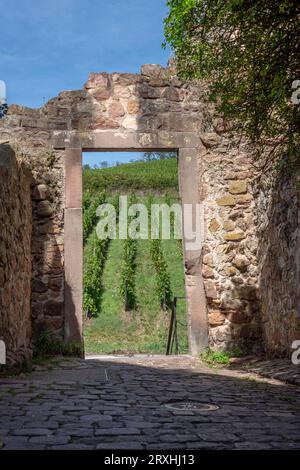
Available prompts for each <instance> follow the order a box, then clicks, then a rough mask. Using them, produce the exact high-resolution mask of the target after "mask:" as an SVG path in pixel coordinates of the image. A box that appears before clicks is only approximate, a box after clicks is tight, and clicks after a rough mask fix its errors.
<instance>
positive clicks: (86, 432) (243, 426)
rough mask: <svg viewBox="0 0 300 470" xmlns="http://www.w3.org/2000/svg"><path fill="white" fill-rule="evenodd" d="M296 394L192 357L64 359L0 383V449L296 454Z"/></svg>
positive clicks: (299, 399) (299, 397) (299, 414)
mask: <svg viewBox="0 0 300 470" xmlns="http://www.w3.org/2000/svg"><path fill="white" fill-rule="evenodd" d="M299 392H300V390H299V388H298V387H296V386H293V385H286V384H284V383H282V382H279V381H276V380H270V379H263V378H260V377H258V376H255V375H253V374H249V373H246V372H245V373H242V372H237V371H232V370H228V369H212V368H209V367H207V366H205V365H203V364H200V363H199V360H198V359H196V358H191V357H189V356H179V357H175V356H173V357H169V358H166V357H163V356H154V357H153V356H152V357H151V356H135V357H131V358H128V357H126V358H125V357H123V358H122V357H99V358H96V357H95V358H89V359H87V360H85V361H84V360H80V359H70V360H64V361H63V362H61V363H60V364H59V365H58V364H56V365H54V366H52V368H51V369H50V368H48V367H41V366H40V367H37V368H36V370H35V371H34V372H33V373H31V374H28V375H26V376H25V377H22V379H20V378H18V377H17V378H15V379H0V398H1V399H0V416H1V421H0V441H1V443H2V444H1V446H2V448H3V449H4V450H5V449H41V450H42V449H148V450H151V449H170V450H171V449H210V450H211V449H299V448H300V394H299ZM180 402H187V405H182V404H180ZM174 403H175V406H174ZM176 403H177V405H176ZM171 404H173V406H170V405H171ZM199 404H200V406H201V405H203V404H210V405H215V406H214V407H212V408H213V409H212V410H207V409H205V410H201V409H200V410H197V409H196V406H197V405H199Z"/></svg>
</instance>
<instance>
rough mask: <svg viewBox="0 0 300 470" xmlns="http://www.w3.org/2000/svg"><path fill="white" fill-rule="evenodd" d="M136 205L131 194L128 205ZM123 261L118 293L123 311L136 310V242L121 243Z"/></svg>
mask: <svg viewBox="0 0 300 470" xmlns="http://www.w3.org/2000/svg"><path fill="white" fill-rule="evenodd" d="M132 204H136V196H135V194H131V195H130V198H129V205H130V206H131V205H132ZM123 243H124V244H123V260H122V265H121V285H120V291H121V295H122V298H123V301H124V305H125V310H127V311H128V310H134V309H135V308H136V292H135V268H136V265H135V259H136V251H137V240H135V239H132V238H127V239H126V240H124V242H123Z"/></svg>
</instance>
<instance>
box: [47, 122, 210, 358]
mask: <svg viewBox="0 0 300 470" xmlns="http://www.w3.org/2000/svg"><path fill="white" fill-rule="evenodd" d="M197 142H198V138H197V136H193V135H186V136H183V135H182V134H181V135H178V134H176V133H173V134H169V135H168V134H167V133H163V135H161V136H160V135H157V134H154V135H151V134H139V133H132V132H128V133H121V132H115V133H114V132H106V131H101V132H90V133H84V134H80V133H78V132H71V133H67V134H66V133H57V135H56V141H55V148H56V149H60V150H61V149H63V150H64V170H65V216H64V223H65V234H64V238H65V267H64V271H65V304H64V309H65V312H64V313H65V331H64V333H65V340H66V341H68V342H76V343H80V344H83V324H82V318H83V316H82V302H83V299H82V293H83V252H82V246H83V232H82V190H83V187H82V152H88V151H93V152H105V151H117V152H122V151H130V152H131V151H133V152H134V151H135V152H145V151H147V152H155V151H161V152H164V151H174V152H177V153H178V160H179V191H180V197H181V202H182V205H183V206H184V205H186V206H189V207H190V208H191V211H192V216H193V218H194V221H195V225H194V234H193V236H194V238H195V240H193V239H192V236H191V230H190V227H189V229H187V230H186V224H187V219H186V218H185V216H183V221H182V222H183V251H184V264H185V286H186V298H187V320H188V340H189V351H190V353H191V354H194V355H196V354H199V352H200V351H201V350H203V349H204V348H205V347H206V346H207V342H208V331H207V312H206V301H205V292H204V287H203V281H202V276H201V268H200V259H201V243H200V244H199V243H198V244H196V243H195V241H196V239H197V241H198V242H199V240H201V239H202V231H203V223H204V222H203V220H201V217H200V219H199V214H201V203H200V201H199V195H198V169H197V160H196V155H197V149H196V148H195V147H192V145H191V144H192V143H194V145H195V144H196V143H197ZM179 144H181V145H179ZM195 146H196V145H195ZM199 209H200V211H199Z"/></svg>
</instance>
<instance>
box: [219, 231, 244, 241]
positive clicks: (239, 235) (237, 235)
mask: <svg viewBox="0 0 300 470" xmlns="http://www.w3.org/2000/svg"><path fill="white" fill-rule="evenodd" d="M224 238H225V240H226V241H232V242H238V241H240V240H243V239H244V238H245V233H244V232H231V233H226V234H225V235H224Z"/></svg>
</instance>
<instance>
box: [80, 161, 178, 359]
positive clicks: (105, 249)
mask: <svg viewBox="0 0 300 470" xmlns="http://www.w3.org/2000/svg"><path fill="white" fill-rule="evenodd" d="M83 179H84V204H83V207H84V217H83V221H84V222H83V225H84V227H83V229H84V305H83V306H84V308H83V310H84V312H83V313H84V337H85V350H86V352H87V353H138V352H140V353H165V350H166V343H167V337H168V327H169V321H170V309H171V307H172V301H173V297H174V296H181V297H182V296H184V292H185V289H184V272H183V254H182V245H181V240H176V239H172V238H171V239H170V240H161V239H160V238H158V239H153V240H152V239H151V237H141V238H139V237H137V238H129V237H128V238H126V239H119V237H118V233H119V232H118V228H119V196H120V195H127V196H128V206H131V205H132V204H140V203H143V204H144V205H145V206H146V207H147V208H148V209H149V208H150V207H151V204H161V203H166V204H172V203H173V202H178V197H179V194H178V174H177V161H176V158H174V159H166V160H158V161H150V162H137V163H128V164H124V165H120V166H119V167H112V168H105V169H84V173H83ZM104 203H108V204H112V205H113V207H114V208H115V212H116V237H115V238H112V239H111V238H106V239H99V238H98V236H97V223H98V220H99V212H98V213H97V208H98V207H99V205H101V204H104ZM132 220H133V218H132V217H131V216H128V218H127V224H128V225H129V224H130V223H131V221H132ZM172 222H173V218H171V225H172ZM120 223H121V222H120ZM148 230H149V234H150V220H149V229H148ZM157 230H158V233H160V227H157ZM172 231H173V226H172ZM172 231H171V232H172ZM145 238H147V239H145ZM177 312H178V320H179V324H178V335H179V344H180V352H187V326H186V304H185V300H184V299H182V300H181V301H180V302H179V303H178V309H177Z"/></svg>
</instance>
